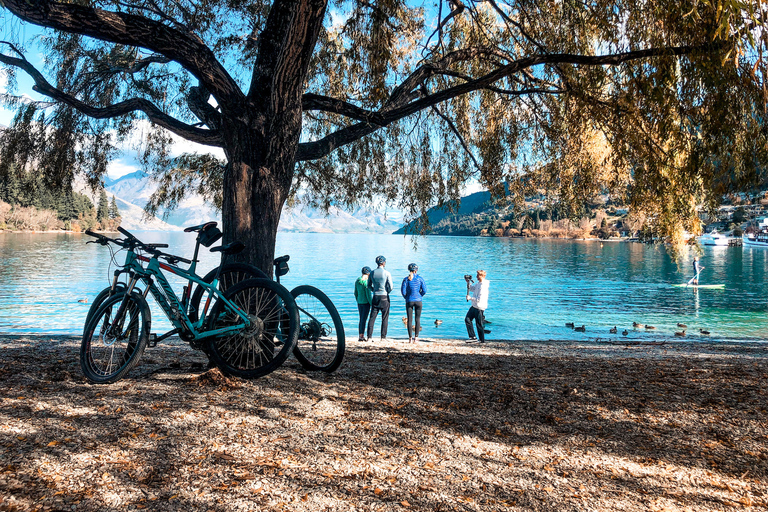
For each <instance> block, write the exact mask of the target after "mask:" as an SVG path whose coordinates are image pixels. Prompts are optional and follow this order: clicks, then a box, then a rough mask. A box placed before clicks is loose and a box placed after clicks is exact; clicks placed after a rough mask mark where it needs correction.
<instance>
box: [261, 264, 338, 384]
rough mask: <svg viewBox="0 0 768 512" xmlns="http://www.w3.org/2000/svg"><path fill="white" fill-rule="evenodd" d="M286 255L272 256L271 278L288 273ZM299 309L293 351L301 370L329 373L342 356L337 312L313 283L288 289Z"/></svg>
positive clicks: (335, 367)
mask: <svg viewBox="0 0 768 512" xmlns="http://www.w3.org/2000/svg"><path fill="white" fill-rule="evenodd" d="M289 259H290V256H288V255H286V256H281V257H279V258H275V260H274V262H273V264H274V266H275V279H276V280H277V282H278V284H279V283H280V277H281V276H284V275H285V274H287V273H288V260H289ZM291 295H292V296H293V298H294V300H295V301H296V307H297V308H298V310H299V335H298V339H297V342H296V347H295V348H294V349H293V355H294V356H296V359H298V361H299V363H301V366H302V367H303V368H304V369H305V370H309V371H322V372H326V373H331V372H333V371H335V370H336V369H338V367H339V366H340V365H341V363H342V361H343V360H344V351H345V342H346V340H345V338H346V335H345V333H344V324H343V323H342V322H341V316H340V315H339V312H338V311H337V310H336V307H335V306H334V305H333V302H332V301H331V299H329V298H328V296H327V295H326V294H325V293H323V292H322V291H320V290H319V289H317V288H315V287H314V286H309V285H301V286H297V287H296V288H294V289H293V290H291Z"/></svg>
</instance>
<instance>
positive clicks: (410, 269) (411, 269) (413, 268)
mask: <svg viewBox="0 0 768 512" xmlns="http://www.w3.org/2000/svg"><path fill="white" fill-rule="evenodd" d="M417 270H419V266H418V265H417V264H415V263H411V264H410V265H408V272H416V271H417Z"/></svg>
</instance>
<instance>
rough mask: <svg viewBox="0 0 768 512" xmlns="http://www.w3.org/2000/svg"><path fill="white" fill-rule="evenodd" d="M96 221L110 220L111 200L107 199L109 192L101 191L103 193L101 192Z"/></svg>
mask: <svg viewBox="0 0 768 512" xmlns="http://www.w3.org/2000/svg"><path fill="white" fill-rule="evenodd" d="M96 220H97V221H99V222H105V221H107V220H109V199H107V192H106V191H105V190H104V189H101V192H99V206H98V208H97V209H96Z"/></svg>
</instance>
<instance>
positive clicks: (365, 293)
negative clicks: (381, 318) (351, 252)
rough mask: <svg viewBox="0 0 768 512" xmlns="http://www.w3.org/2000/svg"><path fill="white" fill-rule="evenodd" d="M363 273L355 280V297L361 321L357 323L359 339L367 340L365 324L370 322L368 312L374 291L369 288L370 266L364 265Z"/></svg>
mask: <svg viewBox="0 0 768 512" xmlns="http://www.w3.org/2000/svg"><path fill="white" fill-rule="evenodd" d="M362 272H363V275H361V276H360V277H358V278H357V281H355V299H356V300H357V312H358V313H359V314H360V322H359V323H358V324H357V333H358V336H357V341H365V325H366V324H367V323H368V314H369V313H370V312H371V299H372V296H373V292H372V291H371V290H370V288H368V276H369V275H370V273H371V268H370V267H363V270H362Z"/></svg>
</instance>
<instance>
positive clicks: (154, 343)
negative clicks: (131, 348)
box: [147, 334, 157, 348]
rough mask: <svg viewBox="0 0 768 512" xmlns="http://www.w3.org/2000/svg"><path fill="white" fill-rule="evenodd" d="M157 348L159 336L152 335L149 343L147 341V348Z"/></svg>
mask: <svg viewBox="0 0 768 512" xmlns="http://www.w3.org/2000/svg"><path fill="white" fill-rule="evenodd" d="M156 346H157V334H150V335H149V341H147V348H153V347H156Z"/></svg>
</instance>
